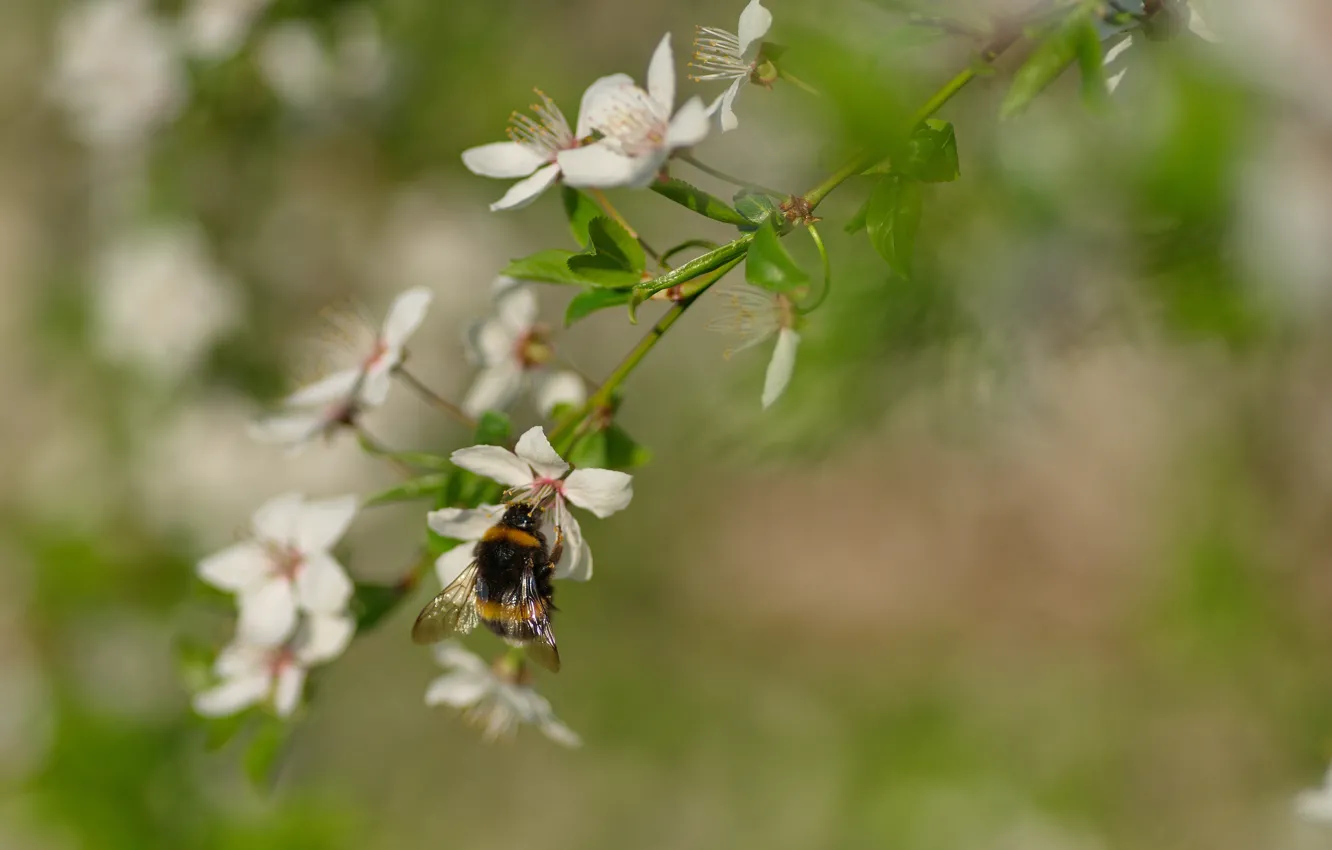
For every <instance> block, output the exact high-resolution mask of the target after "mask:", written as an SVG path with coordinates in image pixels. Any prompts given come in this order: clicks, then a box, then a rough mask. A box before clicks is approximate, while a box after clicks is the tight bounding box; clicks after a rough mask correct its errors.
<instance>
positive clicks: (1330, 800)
mask: <svg viewBox="0 0 1332 850" xmlns="http://www.w3.org/2000/svg"><path fill="white" fill-rule="evenodd" d="M1295 813H1296V814H1298V815H1299V816H1300V817H1302V818H1304V819H1305V820H1307V821H1312V822H1314V823H1332V793H1329V792H1328V789H1327V788H1315V789H1313V790H1311V791H1301V792H1300V793H1299V794H1298V795H1296V797H1295Z"/></svg>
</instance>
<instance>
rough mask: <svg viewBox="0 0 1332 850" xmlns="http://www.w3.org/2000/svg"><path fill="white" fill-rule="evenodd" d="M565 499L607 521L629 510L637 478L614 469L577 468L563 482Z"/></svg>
mask: <svg viewBox="0 0 1332 850" xmlns="http://www.w3.org/2000/svg"><path fill="white" fill-rule="evenodd" d="M564 498H566V499H568V500H569V501H570V502H572V503H573V504H575V505H577V506H578V507H580V508H586V509H587V510H589V511H591V512H592V513H593V515H594V516H597V517H599V518H601V519H605V518H606V517H608V516H610V515H611V514H613V513H615V512H616V511H622V510H624V509H625V508H627V507H629V502H630V500H632V499H633V498H634V477H633V476H632V475H630V474H629V473H627V472H616V471H614V470H611V469H575V470H574V471H573V472H571V473H569V477H568V478H566V479H564Z"/></svg>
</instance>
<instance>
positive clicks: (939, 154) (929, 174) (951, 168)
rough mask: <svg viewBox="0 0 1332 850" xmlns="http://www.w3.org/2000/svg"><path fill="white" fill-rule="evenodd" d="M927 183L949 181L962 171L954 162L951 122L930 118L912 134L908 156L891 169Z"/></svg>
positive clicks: (955, 157) (955, 140)
mask: <svg viewBox="0 0 1332 850" xmlns="http://www.w3.org/2000/svg"><path fill="white" fill-rule="evenodd" d="M894 170H896V171H899V172H900V173H902V174H905V175H907V176H909V177H914V178H915V179H917V180H921V181H924V182H926V183H949V182H951V181H953V180H956V179H957V178H958V176H959V175H960V174H961V171H960V170H959V168H958V164H957V136H956V135H955V134H954V132H953V125H952V124H951V123H949V122H947V121H940V120H938V119H937V118H931V119H929V120H928V121H926V122H925V123H924V124H922V125H921V126H920V127H919V128H917V130H916V132H915V133H913V134H912V135H911V141H910V143H909V144H908V146H907V156H906V160H905V162H903V163H902V167H901V168H900V169H894Z"/></svg>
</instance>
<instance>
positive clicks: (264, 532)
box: [250, 493, 305, 545]
mask: <svg viewBox="0 0 1332 850" xmlns="http://www.w3.org/2000/svg"><path fill="white" fill-rule="evenodd" d="M304 508H305V497H304V496H302V495H301V494H300V493H283V494H282V495H281V496H274V497H273V498H271V499H269V500H268V501H267V502H264V503H263V504H262V505H260V506H259V510H257V511H255V512H254V516H252V517H250V527H251V528H253V529H254V533H255V535H256V536H257V537H258V538H259V539H260V540H270V541H272V542H274V543H279V544H282V545H289V544H292V543H295V542H296V527H297V523H299V521H300V516H301V511H302V510H303V509H304Z"/></svg>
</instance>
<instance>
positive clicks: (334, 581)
mask: <svg viewBox="0 0 1332 850" xmlns="http://www.w3.org/2000/svg"><path fill="white" fill-rule="evenodd" d="M354 516H356V497H355V496H342V497H341V498H336V499H327V500H323V501H316V502H307V501H306V500H305V499H304V497H302V496H301V495H300V494H298V493H287V494H284V495H282V496H278V497H276V498H274V499H270V500H269V501H268V502H266V503H265V504H264V505H263V506H262V507H260V508H259V510H257V511H255V513H254V516H253V517H252V518H251V521H250V525H251V530H252V531H253V533H254V536H253V537H252V538H251V539H249V540H245V541H242V542H240V543H236V544H234V545H232V546H228V547H227V548H226V549H223V550H222V551H220V552H217V553H215V554H213V555H210V556H208V557H207V558H205V559H204V560H202V561H200V562H199V565H198V573H199V577H200V578H201V579H203V580H204V581H206V582H207V583H209V584H211V585H213V586H214V587H217V588H220V589H222V590H226V591H230V592H232V593H235V594H237V596H238V601H239V604H240V619H239V622H238V624H237V627H236V631H237V634H238V635H240V637H241V638H242V640H244V641H245V642H246V643H252V644H256V645H260V646H275V645H278V644H281V643H282V642H284V641H286V640H287V638H289V637H290V636H291V633H292V631H293V630H294V629H295V628H296V620H297V614H298V612H301V611H304V612H307V613H310V614H320V615H324V616H333V615H338V614H342V613H344V612H345V611H346V608H347V603H348V602H350V601H351V596H352V581H351V579H350V578H348V576H347V573H346V571H345V570H344V569H343V568H342V565H341V564H339V563H338V561H337V559H336V558H334V557H333V555H332V553H331V551H330V550H331V549H332V548H333V546H334V544H336V543H337V542H338V540H340V539H341V538H342V535H343V533H345V532H346V530H347V526H348V525H350V524H351V521H352V518H353V517H354Z"/></svg>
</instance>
